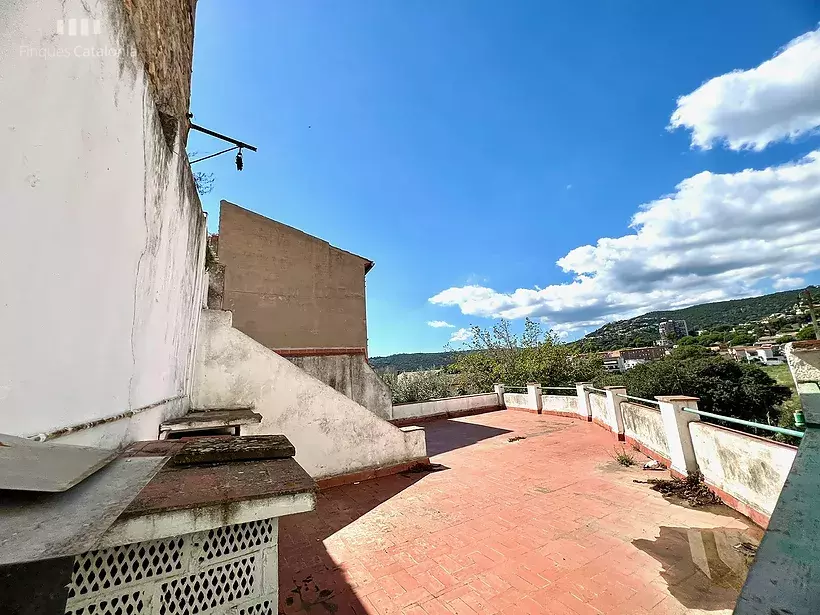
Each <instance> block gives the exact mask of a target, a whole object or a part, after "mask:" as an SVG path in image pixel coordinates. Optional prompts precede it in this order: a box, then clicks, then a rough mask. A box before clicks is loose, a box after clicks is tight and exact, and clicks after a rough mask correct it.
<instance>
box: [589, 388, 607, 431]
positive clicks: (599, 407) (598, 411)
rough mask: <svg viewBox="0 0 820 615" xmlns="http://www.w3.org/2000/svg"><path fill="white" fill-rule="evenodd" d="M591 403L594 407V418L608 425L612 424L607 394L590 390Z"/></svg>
mask: <svg viewBox="0 0 820 615" xmlns="http://www.w3.org/2000/svg"><path fill="white" fill-rule="evenodd" d="M589 405H590V408H591V409H592V420H593V421H601V422H602V423H605V424H606V425H610V424H611V423H612V421H611V420H610V418H609V411H608V410H607V407H606V395H603V394H601V393H595V392H590V394H589Z"/></svg>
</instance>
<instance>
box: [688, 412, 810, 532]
mask: <svg viewBox="0 0 820 615" xmlns="http://www.w3.org/2000/svg"><path fill="white" fill-rule="evenodd" d="M689 431H690V433H691V434H692V445H693V446H694V449H695V457H696V458H697V462H698V466H699V467H700V471H701V472H702V473H703V477H704V478H705V479H706V482H707V483H709V484H711V485H714V486H715V487H718V488H719V489H722V490H723V491H725V492H726V493H728V494H729V495H730V496H732V497H735V498H737V499H738V500H739V501H740V502H742V503H743V504H746V505H747V506H750V507H751V508H753V509H755V510H757V511H759V512H762V513H764V514H765V515H766V516H771V514H772V511H773V510H774V507H775V504H777V498H778V497H779V496H780V491H781V489H782V488H783V483H784V482H786V477H787V476H788V474H789V470H790V469H791V467H792V462H793V461H794V457H795V455H796V453H797V449H796V448H795V447H793V446H787V445H785V444H778V443H776V442H772V441H771V440H766V439H764V438H757V437H755V436H751V435H749V434H745V433H741V432H739V431H734V430H732V429H726V428H723V427H718V426H716V425H710V424H709V423H705V422H703V421H697V422H692V423H689Z"/></svg>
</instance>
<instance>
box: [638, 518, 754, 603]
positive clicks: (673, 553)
mask: <svg viewBox="0 0 820 615" xmlns="http://www.w3.org/2000/svg"><path fill="white" fill-rule="evenodd" d="M746 540H748V537H747V536H746V535H745V534H744V533H743V532H742V531H740V530H733V529H729V528H717V529H698V528H682V527H663V526H662V527H661V528H660V535H659V536H658V538H657V539H655V540H644V539H638V540H634V541H633V542H632V544H633V545H635V546H636V547H637V548H638V549H641V550H642V551H644V552H645V553H648V554H649V555H651V556H652V557H654V558H655V559H656V560H658V561H659V562H660V563H661V564H662V565H663V571H662V572H661V577H662V578H663V579H664V580H665V581H666V583H667V585H668V589H669V593H671V594H672V596H674V597H675V598H676V599H677V600H678V602H680V603H681V604H682V605H683V606H684V607H686V608H687V609H703V610H707V611H709V610H719V609H731V608H733V607H734V605H735V602H736V600H737V595H738V592H739V591H740V589H741V587H743V582H744V581H745V580H746V574H747V573H748V571H749V566H750V565H751V558H749V557H748V556H746V555H744V554H743V553H741V552H740V551H738V550H737V549H735V545H738V544H740V543H742V542H744V541H746Z"/></svg>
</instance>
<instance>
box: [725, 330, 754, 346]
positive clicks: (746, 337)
mask: <svg viewBox="0 0 820 615" xmlns="http://www.w3.org/2000/svg"><path fill="white" fill-rule="evenodd" d="M756 339H757V338H755V336H754V335H752V334H750V333H745V332H743V331H738V332H737V333H735V334H734V335H733V336H732V339H730V340H729V343H730V344H731V345H732V346H751V345H752V344H754V343H755V340H756Z"/></svg>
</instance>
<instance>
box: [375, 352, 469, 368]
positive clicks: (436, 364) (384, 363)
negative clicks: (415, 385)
mask: <svg viewBox="0 0 820 615" xmlns="http://www.w3.org/2000/svg"><path fill="white" fill-rule="evenodd" d="M458 354H459V351H451V352H413V353H409V354H391V355H390V356H387V357H370V359H369V362H370V366H371V367H372V368H373V369H390V370H393V371H396V372H417V371H421V370H424V369H438V368H440V367H444V366H445V365H449V364H450V363H452V362H453V361H454V360H455V357H456V355H458Z"/></svg>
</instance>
